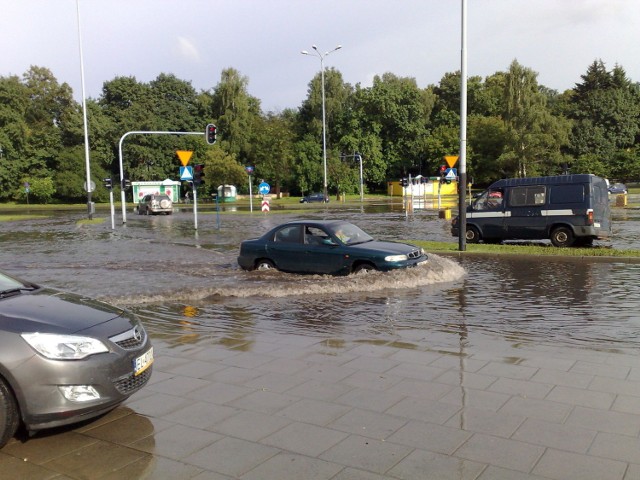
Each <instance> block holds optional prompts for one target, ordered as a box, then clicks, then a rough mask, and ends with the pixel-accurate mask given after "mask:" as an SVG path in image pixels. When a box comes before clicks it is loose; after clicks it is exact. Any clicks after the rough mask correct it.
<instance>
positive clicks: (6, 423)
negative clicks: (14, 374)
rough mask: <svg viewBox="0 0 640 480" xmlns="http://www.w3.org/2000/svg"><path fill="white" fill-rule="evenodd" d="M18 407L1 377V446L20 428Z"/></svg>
mask: <svg viewBox="0 0 640 480" xmlns="http://www.w3.org/2000/svg"><path fill="white" fill-rule="evenodd" d="M18 421H19V419H18V407H17V406H16V401H15V399H14V398H13V394H12V393H11V390H9V387H7V385H6V384H5V383H4V381H2V380H1V379H0V448H2V447H4V445H5V444H6V443H7V442H8V441H9V439H10V438H11V437H13V436H14V435H15V433H16V430H17V429H18Z"/></svg>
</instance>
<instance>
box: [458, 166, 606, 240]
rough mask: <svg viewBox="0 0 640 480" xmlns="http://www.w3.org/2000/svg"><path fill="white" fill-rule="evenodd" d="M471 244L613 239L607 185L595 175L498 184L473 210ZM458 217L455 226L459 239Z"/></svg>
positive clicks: (470, 211)
mask: <svg viewBox="0 0 640 480" xmlns="http://www.w3.org/2000/svg"><path fill="white" fill-rule="evenodd" d="M466 218H467V232H466V239H467V242H468V243H478V242H479V241H481V240H482V241H483V242H484V243H499V242H501V241H502V240H542V239H549V240H551V243H552V244H553V245H555V246H556V247H570V246H572V245H581V246H582V245H591V244H592V243H593V241H594V240H595V239H604V238H608V237H609V236H610V235H611V209H610V207H609V195H608V191H607V182H606V181H605V180H604V179H603V178H600V177H597V176H595V175H589V174H579V175H558V176H554V177H536V178H508V179H503V180H498V181H497V182H495V183H493V184H492V185H491V186H490V187H489V188H488V189H487V190H485V191H484V192H483V193H482V194H480V195H479V196H478V197H477V198H476V199H475V200H474V201H473V203H472V204H471V205H469V206H468V207H467V215H466ZM458 231H459V228H458V218H457V217H456V218H454V219H453V222H452V226H451V233H452V235H453V236H456V237H457V236H458Z"/></svg>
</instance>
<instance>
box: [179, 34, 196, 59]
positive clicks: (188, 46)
mask: <svg viewBox="0 0 640 480" xmlns="http://www.w3.org/2000/svg"><path fill="white" fill-rule="evenodd" d="M177 40H178V43H177V45H176V46H175V49H174V50H175V52H176V53H177V54H178V55H179V56H180V57H181V58H184V59H185V60H189V61H191V62H194V63H199V62H200V52H199V51H198V47H196V46H195V45H194V43H193V42H192V41H191V40H189V39H188V38H186V37H181V36H179V37H178V38H177Z"/></svg>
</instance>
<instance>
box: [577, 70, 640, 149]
mask: <svg viewBox="0 0 640 480" xmlns="http://www.w3.org/2000/svg"><path fill="white" fill-rule="evenodd" d="M581 78H582V80H583V81H582V83H579V84H576V86H575V88H574V90H573V95H572V96H571V97H570V98H569V102H570V107H569V115H570V117H571V118H573V119H574V120H575V122H574V126H573V130H572V132H571V152H572V153H573V154H574V155H577V156H581V155H586V154H589V153H595V154H596V155H599V156H601V157H603V158H605V159H610V158H612V157H613V156H614V155H615V154H616V152H617V151H618V150H621V149H627V148H630V147H632V146H633V145H634V144H635V143H636V137H637V135H638V133H640V94H639V92H638V87H637V86H635V85H633V84H632V83H631V82H630V81H629V80H628V78H627V76H626V73H625V71H624V69H622V67H619V66H616V67H615V68H614V69H613V71H612V72H608V71H607V69H606V67H605V65H604V63H603V62H602V61H601V60H599V61H594V62H593V63H592V64H591V65H590V66H589V68H588V69H587V72H586V73H585V74H584V75H582V76H581Z"/></svg>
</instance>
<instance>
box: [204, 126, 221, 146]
mask: <svg viewBox="0 0 640 480" xmlns="http://www.w3.org/2000/svg"><path fill="white" fill-rule="evenodd" d="M217 134H218V128H217V127H216V126H215V125H214V124H213V123H210V124H209V125H207V129H206V131H205V137H206V139H207V143H208V144H209V145H213V144H214V143H216V135H217Z"/></svg>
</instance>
